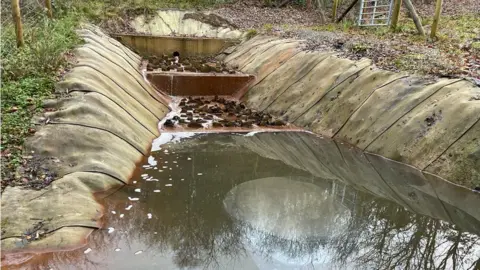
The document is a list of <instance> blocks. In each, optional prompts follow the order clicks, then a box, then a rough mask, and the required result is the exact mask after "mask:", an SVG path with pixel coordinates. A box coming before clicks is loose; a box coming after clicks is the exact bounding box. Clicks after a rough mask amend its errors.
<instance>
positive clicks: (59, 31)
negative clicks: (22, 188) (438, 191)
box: [0, 0, 222, 190]
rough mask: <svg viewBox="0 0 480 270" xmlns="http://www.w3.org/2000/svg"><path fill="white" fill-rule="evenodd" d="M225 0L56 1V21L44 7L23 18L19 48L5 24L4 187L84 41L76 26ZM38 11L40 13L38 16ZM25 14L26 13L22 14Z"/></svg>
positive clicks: (13, 177)
mask: <svg viewBox="0 0 480 270" xmlns="http://www.w3.org/2000/svg"><path fill="white" fill-rule="evenodd" d="M221 2H222V1H221V0H163V1H159V0H129V1H123V0H105V1H95V0H85V1H71V0H70V1H56V6H55V9H54V17H55V19H54V20H50V19H48V18H47V17H46V16H45V14H43V11H41V10H39V11H38V12H37V13H36V14H35V15H36V18H38V17H40V20H37V21H36V22H35V23H29V22H28V19H29V18H28V17H27V18H26V20H24V22H23V23H24V25H23V28H24V40H25V46H24V47H22V48H17V47H16V40H15V29H14V27H13V25H12V24H11V23H8V22H6V23H2V31H1V43H0V46H1V59H2V65H1V71H2V74H1V82H2V85H1V98H2V102H1V121H2V125H1V144H0V150H1V161H2V164H1V176H2V190H3V189H4V188H5V185H9V184H14V183H15V180H17V181H18V180H19V179H16V178H18V177H17V176H16V174H15V172H16V170H17V168H18V166H19V165H20V164H21V163H22V162H23V157H22V156H23V155H24V154H25V153H24V152H23V146H24V143H25V139H26V138H27V137H28V136H30V135H32V134H34V133H35V127H34V125H33V124H32V117H33V116H34V115H35V114H38V113H40V112H42V106H41V104H42V102H43V101H44V100H45V99H47V98H50V97H52V95H53V90H54V84H55V82H56V81H57V80H58V75H59V72H60V71H62V70H64V69H65V68H67V66H68V64H69V63H68V58H67V57H66V56H67V55H68V53H69V52H70V51H71V50H72V49H73V48H74V47H75V46H78V45H79V44H80V43H81V40H80V39H79V38H78V37H77V35H76V34H75V29H76V28H77V27H78V25H79V23H80V22H82V21H89V22H93V23H101V22H104V21H106V20H110V19H115V18H123V17H124V16H125V15H136V14H145V13H146V14H153V13H154V12H155V11H156V10H157V9H159V8H170V7H175V8H189V9H191V8H204V7H209V6H212V5H215V4H218V3H221ZM38 15H40V16H38ZM24 19H25V18H24Z"/></svg>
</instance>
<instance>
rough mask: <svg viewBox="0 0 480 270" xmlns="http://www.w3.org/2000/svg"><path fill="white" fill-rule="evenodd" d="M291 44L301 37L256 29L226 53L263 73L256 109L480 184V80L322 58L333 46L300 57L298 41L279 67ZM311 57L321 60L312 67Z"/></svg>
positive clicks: (253, 98) (250, 99) (248, 97)
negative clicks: (429, 76) (433, 77)
mask: <svg viewBox="0 0 480 270" xmlns="http://www.w3.org/2000/svg"><path fill="white" fill-rule="evenodd" d="M292 42H293V43H292ZM287 44H295V41H291V40H284V39H280V38H276V37H264V36H257V37H255V38H254V39H252V40H250V41H246V42H244V43H242V44H240V45H239V46H237V48H235V50H233V51H234V52H233V53H232V54H230V55H228V56H227V57H226V58H225V59H226V61H227V64H229V65H231V66H239V67H240V71H242V72H245V73H252V74H254V75H257V83H256V84H254V85H253V86H252V87H251V88H250V89H249V90H248V91H247V93H246V94H245V96H243V98H242V99H243V100H244V101H245V102H246V103H247V104H248V105H249V106H251V107H252V108H253V109H259V110H267V111H268V112H269V113H272V114H273V115H276V116H279V117H281V118H283V119H284V120H290V121H291V120H294V124H296V125H297V126H300V127H305V128H307V129H310V130H312V131H314V132H315V133H318V134H322V135H325V136H328V137H334V138H336V139H340V140H343V141H345V142H348V143H349V144H352V145H355V146H357V147H359V148H361V149H364V150H367V151H368V152H371V153H375V154H379V155H382V156H384V157H386V158H389V159H392V160H396V161H400V162H403V163H406V164H410V165H413V166H415V167H416V168H418V169H420V170H426V171H427V172H431V173H438V174H439V176H440V177H441V178H445V179H449V180H450V181H453V182H457V183H461V184H463V185H466V186H468V187H470V188H473V187H474V186H478V185H479V184H480V165H479V164H480V157H479V155H478V153H479V152H480V133H478V126H479V124H478V123H479V118H480V100H478V98H477V97H478V96H480V87H478V86H475V85H474V84H473V83H471V82H469V81H466V80H461V79H441V80H438V81H437V82H436V83H434V84H431V83H426V82H425V80H423V79H422V78H421V77H418V76H411V75H408V74H402V73H394V72H390V71H384V70H379V69H376V68H375V66H374V65H372V64H371V63H370V62H365V60H360V61H352V60H348V59H342V58H338V57H336V56H334V55H331V56H330V57H328V58H327V59H326V60H322V58H319V60H315V58H317V57H318V56H321V55H325V53H326V52H309V53H308V54H309V56H308V57H304V58H305V59H304V60H298V61H297V60H296V59H300V58H302V55H304V54H305V53H302V52H300V53H298V51H301V49H300V47H299V45H298V44H297V48H296V52H295V53H293V57H292V56H291V55H292V54H290V57H291V58H290V57H289V58H287V59H288V60H285V62H284V61H283V60H282V61H280V62H279V64H278V65H274V66H272V64H271V63H272V62H273V61H275V60H276V59H279V58H280V57H281V55H283V54H284V52H285V47H284V46H287ZM244 47H245V48H244ZM260 52H263V53H260ZM265 52H268V54H269V56H270V58H271V59H272V60H265V59H264V58H263V57H262V55H263V54H264V53H265ZM302 59H303V58H302ZM308 61H313V63H316V61H319V63H318V64H317V65H316V66H315V67H314V68H313V69H312V68H309V65H310V63H307V62H308ZM247 63H248V64H247ZM265 69H268V70H269V73H268V75H267V76H265V75H264V74H265V73H264V72H262V71H263V70H265ZM350 69H351V71H349V70H350ZM340 74H344V75H343V78H340V76H341V75H340ZM338 81H339V82H338ZM464 137H465V139H464ZM456 144H457V146H455V145H456ZM460 145H461V146H460ZM449 149H452V150H449ZM462 150H464V151H466V152H462ZM447 152H449V153H448V154H447ZM453 153H455V155H454V154H453ZM460 157H461V158H460ZM442 165H446V166H442ZM462 172H463V174H465V175H467V177H465V176H463V175H462Z"/></svg>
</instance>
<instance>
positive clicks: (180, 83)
mask: <svg viewBox="0 0 480 270" xmlns="http://www.w3.org/2000/svg"><path fill="white" fill-rule="evenodd" d="M147 78H148V80H150V82H151V83H152V84H153V85H154V86H155V87H156V88H157V89H161V90H162V91H163V92H165V93H168V94H169V95H172V96H232V95H235V94H236V93H238V92H242V91H246V90H247V89H248V86H249V84H250V83H251V82H253V80H254V79H255V76H252V75H247V74H222V73H220V74H217V73H193V72H148V73H147Z"/></svg>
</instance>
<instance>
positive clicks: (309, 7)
mask: <svg viewBox="0 0 480 270" xmlns="http://www.w3.org/2000/svg"><path fill="white" fill-rule="evenodd" d="M305 5H306V6H307V9H308V10H310V9H312V0H307V1H306V3H305Z"/></svg>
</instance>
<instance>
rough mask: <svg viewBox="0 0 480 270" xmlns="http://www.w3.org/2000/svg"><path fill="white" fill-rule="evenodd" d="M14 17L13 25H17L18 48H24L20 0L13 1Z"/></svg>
mask: <svg viewBox="0 0 480 270" xmlns="http://www.w3.org/2000/svg"><path fill="white" fill-rule="evenodd" d="M12 16H13V23H14V24H15V32H16V34H17V47H22V46H23V27H22V17H21V16H20V3H19V0H12Z"/></svg>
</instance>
